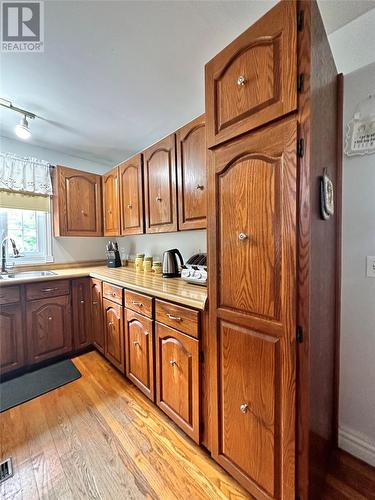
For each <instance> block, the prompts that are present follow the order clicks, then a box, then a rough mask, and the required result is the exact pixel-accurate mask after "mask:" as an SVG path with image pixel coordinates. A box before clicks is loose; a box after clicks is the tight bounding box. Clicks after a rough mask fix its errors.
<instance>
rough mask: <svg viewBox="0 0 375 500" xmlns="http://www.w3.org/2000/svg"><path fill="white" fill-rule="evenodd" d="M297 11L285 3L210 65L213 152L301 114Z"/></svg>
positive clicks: (208, 114)
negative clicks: (291, 114) (298, 110)
mask: <svg viewBox="0 0 375 500" xmlns="http://www.w3.org/2000/svg"><path fill="white" fill-rule="evenodd" d="M296 82H297V7H296V2H293V1H288V2H280V3H279V4H277V5H276V7H274V8H273V9H272V10H271V11H269V12H267V14H266V15H264V16H263V17H262V18H261V19H259V21H257V22H256V23H255V24H253V25H252V26H251V27H250V28H249V29H248V30H246V31H245V32H244V33H242V34H241V35H240V36H239V37H238V38H236V39H235V40H234V41H233V42H232V43H231V44H229V45H228V46H227V47H226V48H225V49H224V50H222V51H221V52H220V53H219V54H218V55H217V56H215V57H214V58H213V59H212V60H211V61H210V62H209V63H208V64H207V65H206V118H207V123H206V127H207V143H208V144H207V146H208V147H212V146H215V145H218V144H220V143H222V142H224V141H227V140H229V139H232V138H233V137H236V136H238V135H240V134H242V133H244V132H247V131H248V130H252V129H255V128H256V127H258V126H260V125H263V124H265V123H268V122H271V121H272V120H275V119H276V118H280V117H281V116H284V115H286V114H287V113H289V112H291V111H293V110H295V109H296V108H297V83H296Z"/></svg>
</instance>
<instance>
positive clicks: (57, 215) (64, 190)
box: [53, 165, 103, 236]
mask: <svg viewBox="0 0 375 500" xmlns="http://www.w3.org/2000/svg"><path fill="white" fill-rule="evenodd" d="M53 170H54V171H53V184H54V195H53V206H54V211H53V220H54V234H55V236H102V235H103V224H102V190H101V177H100V175H96V174H92V173H89V172H82V171H80V170H75V169H73V168H68V167H63V166H61V165H57V166H56V167H55V168H54V169H53Z"/></svg>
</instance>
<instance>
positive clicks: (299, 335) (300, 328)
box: [296, 326, 303, 344]
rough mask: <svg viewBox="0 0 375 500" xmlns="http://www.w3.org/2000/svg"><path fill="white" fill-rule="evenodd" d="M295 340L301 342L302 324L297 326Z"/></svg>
mask: <svg viewBox="0 0 375 500" xmlns="http://www.w3.org/2000/svg"><path fill="white" fill-rule="evenodd" d="M296 340H297V343H298V344H302V342H303V329H302V326H297V330H296Z"/></svg>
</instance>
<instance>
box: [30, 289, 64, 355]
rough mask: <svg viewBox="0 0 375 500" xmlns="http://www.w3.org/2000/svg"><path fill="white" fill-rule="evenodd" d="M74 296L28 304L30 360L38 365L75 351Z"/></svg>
mask: <svg viewBox="0 0 375 500" xmlns="http://www.w3.org/2000/svg"><path fill="white" fill-rule="evenodd" d="M71 318H72V314H71V305H70V296H69V295H62V296H60V297H51V298H45V299H40V300H33V301H30V302H28V303H27V304H26V338H27V357H28V363H29V364H34V363H39V362H41V361H45V360H47V359H51V358H54V357H56V356H59V355H62V354H66V353H68V352H70V351H71V350H72V345H73V343H72V324H71Z"/></svg>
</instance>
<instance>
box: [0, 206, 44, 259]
mask: <svg viewBox="0 0 375 500" xmlns="http://www.w3.org/2000/svg"><path fill="white" fill-rule="evenodd" d="M0 235H1V238H4V237H5V236H9V237H10V238H13V239H14V241H15V242H16V246H17V248H18V250H19V252H20V254H21V257H17V258H14V256H13V252H12V251H11V246H10V244H9V246H7V249H8V252H7V261H9V262H14V263H15V264H23V263H24V264H28V263H35V262H52V261H53V258H52V235H51V220H50V214H49V212H41V211H35V210H21V209H16V208H0Z"/></svg>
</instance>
